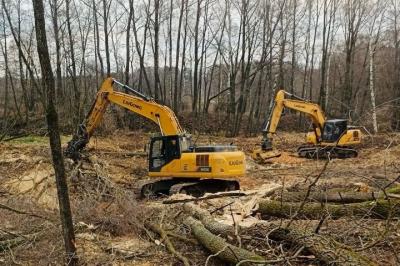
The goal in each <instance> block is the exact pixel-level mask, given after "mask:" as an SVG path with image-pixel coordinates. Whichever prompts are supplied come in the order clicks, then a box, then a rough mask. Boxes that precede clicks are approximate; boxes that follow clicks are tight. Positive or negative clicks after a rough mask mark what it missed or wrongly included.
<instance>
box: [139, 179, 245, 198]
mask: <svg viewBox="0 0 400 266" xmlns="http://www.w3.org/2000/svg"><path fill="white" fill-rule="evenodd" d="M239 188H240V186H239V182H238V181H236V180H224V179H196V178H195V179H193V178H190V179H189V178H188V179H180V178H179V179H178V178H176V179H175V178H172V179H159V180H143V181H139V182H137V184H136V185H135V195H136V197H137V198H148V199H150V198H158V197H160V196H167V195H172V194H177V193H182V194H187V195H191V196H194V197H201V196H203V195H204V194H205V193H216V192H221V191H232V190H238V189H239Z"/></svg>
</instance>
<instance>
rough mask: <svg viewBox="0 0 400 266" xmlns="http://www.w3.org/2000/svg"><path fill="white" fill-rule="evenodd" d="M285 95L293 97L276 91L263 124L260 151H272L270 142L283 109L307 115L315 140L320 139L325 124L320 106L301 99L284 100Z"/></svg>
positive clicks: (282, 91) (284, 92) (281, 91)
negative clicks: (270, 108) (267, 116)
mask: <svg viewBox="0 0 400 266" xmlns="http://www.w3.org/2000/svg"><path fill="white" fill-rule="evenodd" d="M286 95H288V96H293V97H295V96H294V95H292V94H290V93H288V92H286V91H284V90H280V91H278V93H277V94H276V97H275V101H274V105H273V108H272V112H271V113H270V116H269V118H268V120H267V121H266V122H265V124H264V127H263V131H262V132H263V140H262V143H261V149H262V150H264V151H266V150H271V149H272V144H271V142H272V139H273V135H274V134H275V132H276V129H277V127H278V124H279V121H280V119H281V116H282V112H283V109H284V108H288V109H292V110H296V111H299V112H302V113H305V114H307V115H308V116H309V117H310V118H311V120H312V123H313V127H314V131H315V134H316V136H317V138H321V134H322V128H323V125H324V123H325V114H324V112H323V111H322V109H321V108H320V106H319V105H318V104H315V103H311V102H307V101H304V100H301V99H285V96H286Z"/></svg>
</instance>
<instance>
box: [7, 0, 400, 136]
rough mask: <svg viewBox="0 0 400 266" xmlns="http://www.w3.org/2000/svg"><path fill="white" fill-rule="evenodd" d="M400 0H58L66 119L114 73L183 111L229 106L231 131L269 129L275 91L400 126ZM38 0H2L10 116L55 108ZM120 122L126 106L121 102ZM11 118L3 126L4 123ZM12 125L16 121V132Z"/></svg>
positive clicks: (56, 29) (57, 57)
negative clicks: (45, 80) (38, 35)
mask: <svg viewBox="0 0 400 266" xmlns="http://www.w3.org/2000/svg"><path fill="white" fill-rule="evenodd" d="M399 5H400V1H398V0H384V1H378V0H369V1H364V0H318V1H314V0H303V1H296V0H280V1H270V0H225V1H213V0H195V1H194V0H190V1H187V0H139V1H134V0H128V1H120V0H47V1H45V16H46V17H47V18H46V23H47V25H46V26H47V33H48V42H49V49H50V52H51V61H52V64H53V70H54V72H55V73H54V74H55V77H56V96H57V99H56V100H57V108H58V111H59V114H60V123H61V125H62V127H63V128H69V129H71V128H75V126H76V124H78V123H80V122H81V121H82V119H83V118H84V116H85V114H86V112H87V110H88V109H89V108H90V105H91V103H92V101H93V100H94V97H95V93H96V91H97V89H98V88H99V86H100V84H101V82H102V80H103V79H104V78H105V77H107V76H112V77H114V78H116V79H118V80H120V81H121V82H124V83H126V84H128V85H130V86H132V87H134V88H137V89H138V90H140V91H141V92H143V93H145V94H147V95H150V96H152V97H154V98H155V99H156V100H157V101H158V102H160V103H163V104H166V105H168V106H170V107H171V108H172V109H173V110H174V111H175V112H176V113H177V114H178V115H179V116H182V115H183V114H190V117H193V116H194V117H202V118H204V119H207V118H208V117H213V116H218V117H220V118H221V119H220V120H221V121H223V123H224V125H225V126H226V127H225V129H226V134H227V135H230V136H236V135H238V134H239V133H240V132H246V133H248V132H258V131H259V129H260V124H261V123H262V122H263V120H264V119H265V117H266V115H267V113H268V110H269V108H270V106H271V100H272V99H273V95H274V94H275V92H276V91H277V90H278V89H280V88H284V89H285V90H286V91H288V92H290V93H293V94H295V95H297V96H300V97H302V98H305V99H309V100H312V101H315V102H318V103H319V104H320V105H321V106H322V107H323V109H324V110H325V112H326V114H327V116H328V117H341V118H347V119H349V120H350V121H351V123H352V124H355V125H360V126H367V127H369V128H371V129H373V130H374V131H378V130H399V129H400V107H399V106H400V42H399V41H400V36H399V26H400V22H399V19H400V10H399ZM34 32H35V28H34V18H33V12H32V4H31V2H30V1H28V0H1V12H0V50H1V53H0V62H1V64H0V75H1V80H2V82H1V84H0V118H1V120H0V122H1V124H0V126H1V127H2V128H3V129H4V130H5V129H9V128H12V127H13V126H17V125H21V124H25V125H26V124H29V123H32V122H33V123H36V122H37V119H43V115H42V114H43V113H44V111H43V110H44V109H45V108H44V107H45V106H44V105H45V104H46V101H45V91H44V89H43V86H42V80H41V73H40V67H39V59H38V56H37V53H36V50H37V49H36V40H35V34H34ZM113 114H115V121H116V124H117V127H124V126H126V125H127V124H129V123H127V121H128V120H127V119H125V118H126V116H125V114H124V113H122V112H121V111H119V110H118V111H116V112H113ZM4 130H3V131H4ZM6 133H7V132H6Z"/></svg>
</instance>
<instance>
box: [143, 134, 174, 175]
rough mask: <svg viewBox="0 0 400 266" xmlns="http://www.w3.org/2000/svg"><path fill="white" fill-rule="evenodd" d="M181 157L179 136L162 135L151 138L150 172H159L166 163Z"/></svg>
mask: <svg viewBox="0 0 400 266" xmlns="http://www.w3.org/2000/svg"><path fill="white" fill-rule="evenodd" d="M180 157H181V151H180V146H179V136H161V137H154V138H152V139H151V142H150V150H149V170H150V172H159V171H161V168H162V167H163V166H164V165H166V164H168V163H169V162H171V161H172V160H174V159H179V158H180Z"/></svg>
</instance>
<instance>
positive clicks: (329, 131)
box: [322, 119, 347, 142]
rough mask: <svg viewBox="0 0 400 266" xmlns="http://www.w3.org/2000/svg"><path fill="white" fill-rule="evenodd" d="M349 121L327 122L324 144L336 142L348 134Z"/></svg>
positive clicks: (325, 124)
mask: <svg viewBox="0 0 400 266" xmlns="http://www.w3.org/2000/svg"><path fill="white" fill-rule="evenodd" d="M346 130H347V120H346V119H331V120H326V121H325V123H324V128H323V131H322V141H323V142H336V141H338V140H339V139H340V137H341V136H342V135H343V134H345V133H346Z"/></svg>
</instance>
